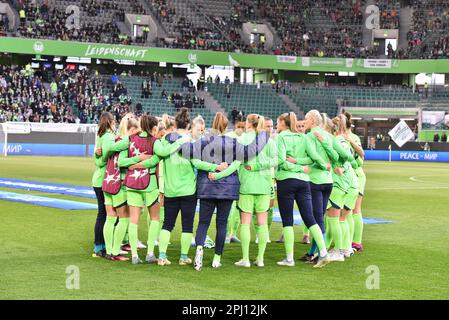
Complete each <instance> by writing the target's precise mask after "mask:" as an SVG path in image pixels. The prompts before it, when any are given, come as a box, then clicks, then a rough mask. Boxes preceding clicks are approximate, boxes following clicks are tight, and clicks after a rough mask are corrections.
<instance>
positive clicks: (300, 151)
mask: <svg viewBox="0 0 449 320" xmlns="http://www.w3.org/2000/svg"><path fill="white" fill-rule="evenodd" d="M277 151H278V154H277V159H278V163H277V165H278V167H277V171H276V175H275V177H276V180H286V179H299V180H303V181H310V178H309V175H308V174H306V173H304V171H303V166H304V165H310V164H312V163H313V164H314V165H316V167H317V168H321V169H322V170H326V168H327V162H326V161H325V160H324V159H323V158H322V157H321V156H320V155H319V154H318V153H317V151H316V147H315V143H314V142H313V140H311V139H310V138H309V137H308V136H307V135H305V134H302V133H293V132H291V131H290V130H284V131H282V132H281V133H279V134H278V136H277ZM288 156H290V157H292V158H294V159H296V161H297V163H296V164H292V163H290V162H288V161H287V160H286V158H287V157H288ZM310 159H311V160H312V162H311V161H310Z"/></svg>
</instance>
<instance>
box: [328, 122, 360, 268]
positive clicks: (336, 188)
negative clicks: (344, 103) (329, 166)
mask: <svg viewBox="0 0 449 320" xmlns="http://www.w3.org/2000/svg"><path fill="white" fill-rule="evenodd" d="M326 121H327V120H326ZM331 126H333V128H334V141H333V145H332V146H333V148H334V150H335V151H336V152H337V154H338V159H332V160H333V166H334V171H333V175H332V178H333V181H334V183H333V188H332V192H331V195H330V197H329V203H328V210H327V215H328V219H327V221H328V229H329V230H328V231H326V246H327V247H328V248H329V247H330V244H331V242H332V240H333V241H334V242H335V248H334V250H331V256H330V259H331V261H344V258H345V256H349V254H350V253H349V252H348V251H347V250H348V248H347V241H345V237H346V240H347V239H348V237H349V231H348V230H349V228H348V225H347V223H346V216H345V215H342V209H343V208H344V205H345V202H347V201H348V199H349V198H350V197H351V195H348V191H349V189H350V188H351V185H352V184H353V178H354V176H355V173H354V170H353V169H352V167H357V164H356V162H355V160H354V157H353V156H352V155H351V152H350V145H349V143H348V142H347V141H346V140H345V138H344V137H343V134H344V133H345V131H346V117H345V116H344V115H339V116H338V117H335V118H334V119H333V120H332V125H330V124H327V127H331ZM347 231H348V232H347ZM346 232H347V233H346Z"/></svg>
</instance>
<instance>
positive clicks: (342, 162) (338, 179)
mask: <svg viewBox="0 0 449 320" xmlns="http://www.w3.org/2000/svg"><path fill="white" fill-rule="evenodd" d="M333 148H334V150H335V151H336V152H337V153H338V156H339V157H338V160H337V161H334V162H333V168H336V167H341V168H344V170H345V171H344V173H343V174H342V175H338V174H336V173H335V171H332V178H333V180H334V187H338V188H340V189H341V190H343V191H345V192H346V191H348V189H349V188H350V187H354V186H355V188H357V186H358V181H357V176H356V175H355V172H354V169H353V166H355V167H357V163H356V162H355V160H354V157H353V155H352V154H351V145H350V143H349V142H348V141H346V139H345V138H344V137H342V136H335V137H334V141H333Z"/></svg>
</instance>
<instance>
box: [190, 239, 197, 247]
mask: <svg viewBox="0 0 449 320" xmlns="http://www.w3.org/2000/svg"><path fill="white" fill-rule="evenodd" d="M190 246H191V247H196V243H195V238H192V242H190Z"/></svg>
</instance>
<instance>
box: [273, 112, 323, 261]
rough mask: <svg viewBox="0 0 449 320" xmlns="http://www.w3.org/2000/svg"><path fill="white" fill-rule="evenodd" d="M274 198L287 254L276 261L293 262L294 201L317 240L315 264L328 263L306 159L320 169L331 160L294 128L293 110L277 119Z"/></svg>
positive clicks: (295, 121) (295, 122)
mask: <svg viewBox="0 0 449 320" xmlns="http://www.w3.org/2000/svg"><path fill="white" fill-rule="evenodd" d="M277 130H278V132H279V134H278V136H277V147H278V149H277V150H278V154H277V158H278V159H277V164H278V168H277V171H276V181H277V196H278V197H277V199H278V206H279V211H280V214H281V218H282V225H283V234H284V246H285V251H286V255H287V256H286V258H285V259H283V260H282V261H279V262H278V265H280V266H294V265H295V262H294V257H293V252H294V231H293V206H294V203H295V201H296V204H297V205H298V208H299V211H300V214H301V218H302V220H303V221H304V224H305V225H306V226H307V228H308V229H309V231H310V233H311V234H312V235H313V238H314V239H315V241H316V242H317V245H318V249H319V259H318V262H317V264H316V265H315V266H314V267H316V268H321V267H323V266H325V265H326V264H328V263H329V257H328V254H327V250H326V246H325V242H324V238H323V233H322V230H321V228H320V226H319V225H318V224H317V222H316V220H315V218H314V216H313V209H312V196H311V192H310V183H309V180H310V179H309V176H308V175H307V173H308V172H309V166H308V165H305V164H309V163H310V161H309V159H312V160H313V162H314V165H316V166H317V167H319V168H321V169H322V170H329V169H330V164H329V163H327V162H326V161H324V160H323V158H321V157H320V156H319V155H318V154H317V152H316V149H315V145H314V144H313V143H312V142H311V141H310V139H309V138H308V137H307V136H306V135H304V134H302V133H298V131H297V118H296V115H295V114H294V113H293V112H290V113H284V114H282V115H280V116H279V118H278V120H277Z"/></svg>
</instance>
